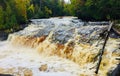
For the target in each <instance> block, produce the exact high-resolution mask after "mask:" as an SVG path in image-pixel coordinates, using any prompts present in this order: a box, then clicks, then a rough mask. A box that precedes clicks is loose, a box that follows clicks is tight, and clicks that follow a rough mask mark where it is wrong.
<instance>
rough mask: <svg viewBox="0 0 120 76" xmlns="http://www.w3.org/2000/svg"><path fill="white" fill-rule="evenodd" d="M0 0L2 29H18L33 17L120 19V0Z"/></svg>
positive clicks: (0, 25) (0, 26)
mask: <svg viewBox="0 0 120 76" xmlns="http://www.w3.org/2000/svg"><path fill="white" fill-rule="evenodd" d="M70 1H71V3H65V1H64V0H0V30H4V29H11V28H13V29H16V28H19V27H20V24H26V23H27V22H28V20H29V19H32V18H49V17H54V16H77V17H78V18H80V19H83V20H111V19H112V20H116V19H120V0H70Z"/></svg>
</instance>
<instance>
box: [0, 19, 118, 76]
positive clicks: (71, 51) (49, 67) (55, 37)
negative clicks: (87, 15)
mask: <svg viewBox="0 0 120 76" xmlns="http://www.w3.org/2000/svg"><path fill="white" fill-rule="evenodd" d="M31 21H32V23H31V24H30V25H29V26H28V27H26V28H25V29H24V30H21V31H19V32H15V33H13V34H10V35H9V37H8V40H7V41H4V42H0V73H5V74H6V73H7V74H8V73H9V74H13V75H15V76H17V75H18V76H61V75H64V76H107V74H108V73H109V71H111V70H113V69H114V68H115V67H116V66H117V64H118V63H119V62H118V61H116V60H115V58H116V57H120V39H115V38H109V40H108V43H107V46H106V48H105V53H104V55H103V60H102V63H101V66H100V70H99V74H98V75H96V74H95V73H94V72H95V69H96V65H97V61H98V58H97V57H96V56H97V55H98V53H99V51H100V49H101V48H102V45H103V42H104V41H103V40H101V41H100V42H99V40H98V39H99V37H100V36H99V34H100V33H101V32H103V31H105V30H106V29H107V27H108V25H99V24H94V25H90V24H85V23H84V22H82V21H81V20H79V19H77V18H76V17H63V18H58V17H56V18H49V19H32V20H31ZM98 42H99V44H98Z"/></svg>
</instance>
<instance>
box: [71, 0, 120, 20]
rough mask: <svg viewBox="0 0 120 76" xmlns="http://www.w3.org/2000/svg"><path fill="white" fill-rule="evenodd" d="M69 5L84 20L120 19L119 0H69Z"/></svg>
mask: <svg viewBox="0 0 120 76" xmlns="http://www.w3.org/2000/svg"><path fill="white" fill-rule="evenodd" d="M71 7H72V8H71V10H73V11H72V15H75V16H78V17H79V18H81V19H84V20H111V19H112V20H113V19H120V0H71Z"/></svg>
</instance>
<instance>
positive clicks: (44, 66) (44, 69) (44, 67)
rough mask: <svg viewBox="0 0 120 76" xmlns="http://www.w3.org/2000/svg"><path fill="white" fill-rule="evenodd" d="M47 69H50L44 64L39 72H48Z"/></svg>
mask: <svg viewBox="0 0 120 76" xmlns="http://www.w3.org/2000/svg"><path fill="white" fill-rule="evenodd" d="M47 68H48V66H47V64H43V65H41V66H40V68H39V70H40V71H46V70H47Z"/></svg>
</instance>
